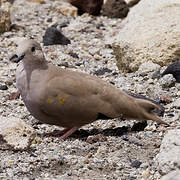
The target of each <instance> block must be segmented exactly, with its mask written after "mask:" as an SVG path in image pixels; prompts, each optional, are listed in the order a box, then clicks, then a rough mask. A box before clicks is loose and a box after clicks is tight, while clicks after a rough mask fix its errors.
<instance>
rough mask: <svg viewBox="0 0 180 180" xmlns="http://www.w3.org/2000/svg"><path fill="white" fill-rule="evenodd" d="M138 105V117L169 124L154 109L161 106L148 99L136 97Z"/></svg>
mask: <svg viewBox="0 0 180 180" xmlns="http://www.w3.org/2000/svg"><path fill="white" fill-rule="evenodd" d="M135 102H136V107H137V111H138V112H137V113H139V114H138V119H140V118H142V119H144V120H153V121H155V122H157V123H162V124H166V125H169V124H168V123H166V122H165V121H163V120H162V119H161V118H160V117H158V116H157V115H156V114H155V112H153V110H155V109H160V107H159V106H158V105H156V104H154V103H152V102H150V101H148V100H144V99H136V100H135Z"/></svg>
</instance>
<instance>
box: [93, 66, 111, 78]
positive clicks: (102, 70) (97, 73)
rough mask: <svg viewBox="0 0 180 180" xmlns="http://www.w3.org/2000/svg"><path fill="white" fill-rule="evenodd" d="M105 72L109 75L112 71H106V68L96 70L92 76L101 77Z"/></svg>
mask: <svg viewBox="0 0 180 180" xmlns="http://www.w3.org/2000/svg"><path fill="white" fill-rule="evenodd" d="M106 72H107V73H111V72H112V70H110V69H108V68H102V69H98V70H97V71H95V72H94V73H93V74H94V75H97V76H101V75H103V74H105V73H106Z"/></svg>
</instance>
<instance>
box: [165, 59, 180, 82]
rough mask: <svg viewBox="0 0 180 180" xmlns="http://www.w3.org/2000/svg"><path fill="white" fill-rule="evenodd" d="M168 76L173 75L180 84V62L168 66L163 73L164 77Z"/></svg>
mask: <svg viewBox="0 0 180 180" xmlns="http://www.w3.org/2000/svg"><path fill="white" fill-rule="evenodd" d="M166 74H172V75H173V77H174V78H175V79H176V81H177V82H179V83H180V61H176V62H174V63H172V64H170V65H168V67H167V68H166V69H165V71H164V72H163V73H162V76H164V75H166Z"/></svg>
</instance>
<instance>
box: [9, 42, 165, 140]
mask: <svg viewBox="0 0 180 180" xmlns="http://www.w3.org/2000/svg"><path fill="white" fill-rule="evenodd" d="M13 58H15V60H13V61H15V62H18V67H17V70H16V86H17V89H18V91H19V92H20V94H21V97H22V100H23V101H24V104H25V106H26V107H27V110H28V111H29V112H30V113H31V115H32V116H33V117H34V118H36V119H38V120H39V121H41V122H43V123H46V124H50V125H56V126H60V127H64V130H62V133H63V135H62V136H61V139H66V138H67V137H68V136H70V135H71V134H72V133H74V132H75V131H76V130H77V129H78V128H80V127H82V126H84V125H86V124H89V123H92V122H94V121H96V120H98V119H104V120H106V119H113V118H118V117H122V116H123V117H124V118H126V119H134V120H139V121H146V120H153V121H156V122H158V123H164V124H167V123H166V122H165V121H163V120H162V119H161V118H160V117H158V116H157V115H156V114H155V113H154V112H153V110H154V109H157V108H159V107H158V106H157V105H156V104H154V103H152V102H150V101H147V100H144V99H137V98H134V97H132V96H130V95H128V94H127V93H125V92H123V91H121V90H120V89H118V88H117V87H115V86H113V85H112V84H110V83H108V82H106V81H103V80H101V79H99V78H98V77H95V76H92V75H88V74H85V73H82V72H77V71H72V70H67V69H61V68H60V67H58V66H55V65H52V64H50V63H48V62H47V61H46V59H45V56H44V54H43V51H42V48H41V46H40V44H39V43H38V42H36V41H35V40H32V39H25V40H23V41H21V42H20V43H19V44H18V47H17V52H16V54H15V55H14V56H13ZM11 60H12V59H11Z"/></svg>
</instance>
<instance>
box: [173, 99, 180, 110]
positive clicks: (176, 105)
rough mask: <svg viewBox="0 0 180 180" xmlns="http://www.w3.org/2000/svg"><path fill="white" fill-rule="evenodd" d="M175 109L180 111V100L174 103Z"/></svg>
mask: <svg viewBox="0 0 180 180" xmlns="http://www.w3.org/2000/svg"><path fill="white" fill-rule="evenodd" d="M173 107H175V108H177V109H179V108H180V98H178V99H176V100H175V101H174V102H173Z"/></svg>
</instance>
